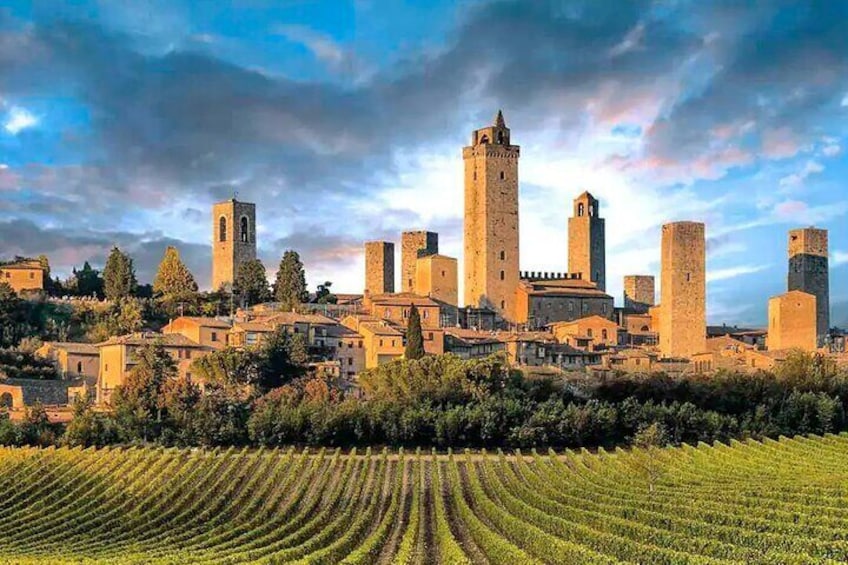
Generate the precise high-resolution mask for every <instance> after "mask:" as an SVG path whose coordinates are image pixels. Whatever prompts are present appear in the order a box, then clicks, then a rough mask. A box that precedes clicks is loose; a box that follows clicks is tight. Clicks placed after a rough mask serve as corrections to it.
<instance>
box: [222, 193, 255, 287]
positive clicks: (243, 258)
mask: <svg viewBox="0 0 848 565" xmlns="http://www.w3.org/2000/svg"><path fill="white" fill-rule="evenodd" d="M253 259H256V204H251V203H249V202H239V201H237V200H236V199H235V198H233V199H232V200H227V201H224V202H218V203H217V204H215V205H213V206H212V290H218V289H219V288H221V286H223V285H228V284H232V282H233V281H234V280H235V278H236V275H237V274H238V270H239V267H240V266H241V265H242V264H243V263H245V262H247V261H251V260H253Z"/></svg>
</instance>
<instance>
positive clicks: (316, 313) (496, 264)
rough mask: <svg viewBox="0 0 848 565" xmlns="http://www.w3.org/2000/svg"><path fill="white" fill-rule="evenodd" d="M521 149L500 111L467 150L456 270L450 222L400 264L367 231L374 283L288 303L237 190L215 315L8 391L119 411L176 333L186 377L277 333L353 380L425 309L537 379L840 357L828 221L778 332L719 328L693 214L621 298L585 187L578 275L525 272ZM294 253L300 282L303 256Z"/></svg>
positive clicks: (473, 355) (39, 278) (109, 348)
mask: <svg viewBox="0 0 848 565" xmlns="http://www.w3.org/2000/svg"><path fill="white" fill-rule="evenodd" d="M520 155H521V151H520V147H519V146H518V145H515V144H513V143H512V139H511V131H510V129H509V128H508V127H507V125H506V121H505V119H504V116H503V114H502V113H501V112H498V114H497V116H496V118H495V119H494V121H493V123H492V124H491V125H488V126H486V127H483V128H481V129H478V130H476V131H474V132H473V133H472V135H471V142H470V144H469V145H468V146H466V147H464V148H463V149H462V158H463V161H464V165H465V172H464V191H465V213H464V252H463V257H462V258H461V262H462V269H461V270H460V268H459V264H460V259H459V258H456V257H448V256H445V255H443V254H441V253H440V251H439V234H437V233H434V232H430V231H405V232H403V233H401V234H400V247H401V250H400V251H401V264H400V269H399V270H396V267H395V242H392V241H368V242H365V243H364V251H365V280H364V281H363V292H362V293H361V294H348V295H332V294H331V293H329V290H328V288H323V297H324V298H325V300H312V301H309V300H307V298H308V294H307V293H305V285H301V288H300V289H299V290H297V291H296V293H295V298H294V299H292V300H287V301H286V302H285V303H283V302H280V301H277V302H274V301H270V300H268V299H269V298H270V296H269V292H268V288H267V280H266V279H264V278H263V277H264V267H263V266H261V263H260V264H259V267H258V268H259V272H260V274H259V275H258V278H259V279H260V282H259V283H258V284H259V287H263V286H264V291H263V289H262V288H259V290H257V292H255V293H253V294H250V293H244V292H242V293H239V292H236V290H235V288H236V287H238V286H239V284H238V278H239V277H240V276H248V275H246V274H245V273H247V272H248V271H250V270H251V269H253V270H254V271H255V269H256V268H257V230H256V225H257V224H256V222H257V220H256V218H257V206H256V204H254V203H248V202H241V201H238V200H236V199H235V198H233V199H231V200H227V201H224V202H219V203H217V204H215V205H214V206H213V208H212V211H211V219H212V222H211V223H212V230H211V231H212V234H211V236H212V247H213V253H212V280H211V286H212V288H213V289H215V292H217V293H218V294H217V295H216V296H217V298H216V300H217V303H216V304H215V306H214V308H207V312H206V313H205V315H204V312H200V313H195V314H192V315H182V314H183V313H184V312H183V306H182V305H181V306H180V307H179V309H177V310H174V309H172V310H171V313H172V314H173V315H171V316H169V319H168V320H167V323H164V324H160V327H149V325H148V324H145V323H141V324H137V325H136V326H137V327H134V328H133V329H134V330H136V331H130V332H121V331H120V329H121V326H120V325H119V326H118V330H112V331H111V332H110V331H107V332H106V333H107V334H108V335H103V334H101V338H102V339H100V340H98V341H95V342H91V341H88V342H82V341H76V342H75V341H61V340H60V341H45V342H43V343H40V344H38V347H37V348H36V349H35V353H34V354H35V356H36V357H38V358H41V359H43V360H44V361H45V362H47V363H50V364H52V365H53V367H54V369H55V371H56V373H57V375H58V376H59V377H60V378H59V379H57V380H55V381H53V382H52V383H51V382H47V381H45V380H43V379H42V380H38V381H28V380H27V379H21V378H17V379H15V378H9V377H10V375H5V376H6V378H5V379H4V380H2V381H0V402H2V404H3V405H4V406H6V407H7V408H10V409H13V410H21V409H23V408H24V407H25V406H26V405H27V404H29V403H32V402H35V401H38V402H41V403H44V404H49V405H54V406H55V407H57V411H59V412H61V408H60V407H61V406H67V405H69V404H72V403H73V401H74V399H75V398H78V397H83V396H86V395H87V396H89V397H90V398H92V399H94V401H95V402H96V403H97V404H99V405H108V404H109V403H110V399H111V397H112V394H113V392H114V391H115V390H116V389H117V388H118V387H120V386H121V385H123V384H124V383H125V382H126V379H127V376H128V374H129V373H130V371H131V370H132V368H133V366H134V365H135V363H136V360H135V359H134V355H133V354H134V352H135V351H137V350H138V348H140V347H143V346H145V345H149V344H153V343H161V344H163V345H164V348H165V349H166V351H167V352H168V353H169V354H170V355H171V356H172V357H173V359H174V360H175V361H176V363H177V366H178V368H179V374H180V376H182V377H184V378H187V379H189V380H191V378H192V367H193V362H194V361H196V360H197V359H198V358H201V357H203V356H206V355H209V354H210V353H214V352H219V351H222V350H224V349H227V348H236V349H238V348H250V347H255V346H257V345H259V344H261V343H262V342H263V340H265V339H267V338H268V336H271V335H273V334H274V333H275V332H278V331H280V330H281V329H282V330H283V331H285V332H286V333H287V334H289V335H299V336H300V338H299V339H302V340H303V341H304V345H305V348H306V351H307V362H308V366H309V368H310V371H312V372H313V373H314V374H317V375H323V376H326V377H328V378H334V379H338V380H340V381H342V382H344V383H345V387H347V388H348V389H350V390H355V389H356V388H357V381H358V377H359V375H360V374H361V373H362V372H363V371H366V370H369V369H374V368H376V367H379V366H382V365H385V364H387V363H391V362H392V361H395V360H398V359H402V358H403V357H404V355H405V351H406V347H407V346H408V332H409V331H410V319H411V317H413V316H414V317H416V318H417V322H416V323H418V324H420V332H421V336H422V338H423V349H424V352H425V353H426V354H427V355H443V354H453V355H456V356H458V357H459V358H461V359H482V358H486V357H488V356H491V355H493V354H498V353H502V354H504V355H505V356H506V358H507V359H508V362H509V363H510V364H511V365H512V366H513V367H516V368H519V369H521V370H522V371H524V372H525V373H526V374H531V375H532V374H546V375H555V374H565V373H577V374H584V375H589V376H602V375H605V374H614V373H621V372H625V373H651V372H663V373H666V374H691V373H698V374H710V373H713V372H716V371H719V370H730V371H742V372H746V371H747V372H752V371H758V370H772V369H774V368H775V367H776V366H778V365H779V364H780V363H781V362H783V361H784V360H785V359H786V358H787V355H788V353H789V352H790V351H792V350H801V351H805V352H811V353H812V352H818V353H821V354H824V355H827V356H830V357H832V358H833V359H834V360H836V361H837V362H839V363H844V362H845V359H846V357H845V337H844V333H843V332H841V331H839V330H836V329H833V330H832V329H831V328H830V320H829V289H828V233H827V231H826V230H823V229H817V228H815V227H805V228H799V229H794V230H792V231H790V232H789V234H788V240H787V241H788V245H787V252H788V265H787V286H786V292H785V293H784V294H781V295H779V296H775V297H772V298H771V299H770V300H769V303H768V312H769V315H768V327H767V328H762V329H760V328H736V327H726V326H722V327H709V326H707V323H706V319H707V315H706V314H707V308H708V304H707V300H706V237H707V231H708V229H709V226H705V225H704V224H703V223H698V222H688V221H683V222H675V223H669V224H666V225H664V226H663V228H662V241H661V249H662V253H661V277H660V279H661V280H660V281H655V280H654V277H653V276H648V275H642V274H637V273H634V274H632V275H628V276H626V277H625V279H624V296H623V297H622V299H623V300H622V306H620V307H616V306H615V299H614V297H612V296H610V295H609V294H607V293H606V286H607V276H606V273H607V269H606V263H607V262H606V238H605V222H604V218H603V214H602V211H603V209H602V203H601V202H599V201H598V200H597V199H596V198H595V197H594V196H592V194H591V193H589V192H583V193H582V194H579V195H576V196H575V198H574V200H573V206H572V209H571V216H570V217H569V218H568V259H567V263H568V264H567V270H564V271H563V272H540V271H535V270H521V267H522V264H521V261H520V257H519V237H520V229H519V211H518V191H519V159H520ZM260 212H261V210H260ZM170 252H171V251H170V250H169V253H170ZM173 253H176V251H174V252H173ZM176 256H177V259H176V261H177V262H178V261H179V259H178V254H177V255H176ZM287 256H289V258H290V259H292V261H294V263H293V265H294V267H295V270H297V269H298V268H299V269H300V273H301V274H300V275H299V276H300V279H301V280H302V265H301V264H300V261H299V258H298V257H297V254H296V253H294V254H293V255H289V253H288V252H287ZM166 257H167V254H166ZM47 260H48V261H49V257H48V258H47ZM110 260H111V258H110ZM284 262H285V258H284ZM163 263H164V261H163ZM298 266H299V267H298ZM282 270H283V269H282V266H281V272H282ZM75 274H76V273H75ZM187 276H188V277H190V276H191V275H190V273H189V274H188V275H187ZM460 276H462V277H463V280H464V285H463V288H464V296H463V297H462V300H460V296H459V277H460ZM294 278H298V275H297V274H295V276H294ZM192 280H193V279H192ZM254 280H255V278H254ZM263 280H264V281H265V282H264V283H263V282H261V281H263ZM398 280H399V282H400V284H399V286H396V283H397V282H398ZM657 282H659V286H660V288H661V292H660V294H659V296H657V292H656V286H657ZM0 283H6V284H8V285H9V286H10V287H11V289H13V290H14V291H15V293H17V294H18V295H20V296H22V297H30V298H31V299H33V300H39V299H41V300H43V294H44V293H45V291H47V290H48V285H50V283H51V281H50V278H49V272H48V270H47V267H46V265H45V260H43V259H42V260H33V259H24V258H19V260H17V261H13V262H7V263H4V264H3V265H2V266H0ZM194 286H195V288H194V290H196V285H194ZM244 286H245V284H244V283H242V284H241V287H244ZM242 290H243V289H242ZM277 295H278V297H279V293H278V294H277ZM330 298H331V299H330ZM53 300H55V301H59V302H62V300H61V299H60V298H55V297H54V298H53ZM64 302H67V303H71V304H73V303H75V302H76V303H79V302H83V303H84V302H85V301H84V300H81V299H78V298H77V299H66V300H65V301H64ZM413 312H414V314H413ZM123 329H126V326H124V327H123ZM416 331H419V330H418V329H416Z"/></svg>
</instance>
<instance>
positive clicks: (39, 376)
mask: <svg viewBox="0 0 848 565" xmlns="http://www.w3.org/2000/svg"><path fill="white" fill-rule="evenodd" d="M0 376H5V378H9V379H35V380H52V379H55V378H56V377H57V375H56V369H55V367H53V364H52V363H51V362H49V361H47V360H45V359H42V358H40V357H36V356H35V355H34V353H33V352H32V351H21V350H20V349H0Z"/></svg>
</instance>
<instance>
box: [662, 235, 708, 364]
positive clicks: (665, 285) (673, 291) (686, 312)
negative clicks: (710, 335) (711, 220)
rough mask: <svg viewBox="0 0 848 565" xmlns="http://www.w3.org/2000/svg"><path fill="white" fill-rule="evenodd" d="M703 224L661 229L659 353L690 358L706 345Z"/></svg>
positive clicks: (701, 350) (672, 356)
mask: <svg viewBox="0 0 848 565" xmlns="http://www.w3.org/2000/svg"><path fill="white" fill-rule="evenodd" d="M705 231H706V230H705V227H704V224H702V223H698V222H676V223H672V224H666V225H664V226H663V228H662V281H661V285H662V288H661V295H662V298H661V300H660V304H662V308H661V309H660V352H661V353H662V356H663V357H670V358H686V359H688V358H691V357H692V356H693V355H694V354H696V353H703V352H704V350H705V349H706V345H707V337H706V335H707V308H706V295H707V279H706V271H707V269H706V235H705Z"/></svg>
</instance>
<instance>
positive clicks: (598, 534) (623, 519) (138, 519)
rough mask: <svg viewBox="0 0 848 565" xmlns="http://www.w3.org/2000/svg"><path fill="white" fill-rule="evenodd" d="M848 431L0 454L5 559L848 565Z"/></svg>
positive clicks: (1, 553)
mask: <svg viewBox="0 0 848 565" xmlns="http://www.w3.org/2000/svg"><path fill="white" fill-rule="evenodd" d="M846 462H848V436H826V437H821V438H819V437H816V438H800V437H799V438H795V439H781V440H780V441H771V440H766V441H764V442H762V443H760V442H754V441H748V442H743V443H739V442H733V443H732V444H731V445H729V446H728V445H723V444H716V445H712V446H710V445H705V444H701V445H699V446H697V447H690V446H683V447H681V448H668V449H648V450H635V451H623V450H620V451H615V452H605V451H600V452H599V453H589V452H586V451H583V452H566V453H560V454H557V453H553V452H551V453H535V452H525V453H518V452H516V453H510V454H503V453H485V452H482V453H480V452H475V453H454V454H431V453H424V452H417V453H415V452H408V451H407V452H404V451H373V452H372V451H361V450H359V451H350V452H342V451H339V450H329V449H328V450H321V451H298V450H287V451H265V450H258V451H257V450H240V449H232V448H231V449H223V450H213V451H203V450H180V449H146V448H122V449H118V448H111V449H99V450H96V449H67V448H59V449H36V448H3V449H2V450H0V483H2V489H0V492H2V493H3V495H2V499H0V532H2V535H0V561H2V562H9V563H288V562H299V563H362V564H372V563H507V564H509V565H518V564H523V563H619V562H628V563H697V564H707V563H719V562H721V563H729V562H733V563H845V562H848V504H846V502H848V465H846Z"/></svg>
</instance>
